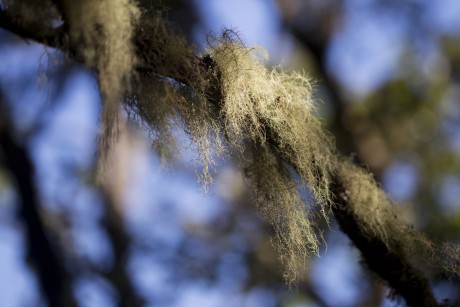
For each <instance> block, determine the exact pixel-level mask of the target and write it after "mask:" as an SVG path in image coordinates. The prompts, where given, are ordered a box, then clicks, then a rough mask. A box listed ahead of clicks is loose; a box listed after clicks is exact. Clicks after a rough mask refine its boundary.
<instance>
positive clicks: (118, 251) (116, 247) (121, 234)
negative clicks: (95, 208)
mask: <svg viewBox="0 0 460 307" xmlns="http://www.w3.org/2000/svg"><path fill="white" fill-rule="evenodd" d="M105 190H106V191H105V192H104V196H105V201H106V207H105V215H104V218H103V221H102V222H103V225H104V226H105V228H106V230H107V233H108V236H109V240H110V242H111V245H112V247H113V257H114V264H113V266H112V268H111V270H110V271H109V272H107V273H105V274H104V275H105V276H106V277H107V278H108V279H109V280H110V281H111V282H112V283H113V284H114V286H115V287H116V288H117V290H118V293H119V302H118V306H120V307H136V306H144V305H145V302H144V301H143V300H142V299H141V298H140V297H139V295H138V294H137V292H136V290H135V289H134V287H133V284H132V282H131V279H130V277H129V275H128V272H127V271H126V268H127V267H128V263H127V260H128V257H129V245H130V239H129V238H128V236H127V234H126V232H125V231H124V225H123V220H122V218H121V216H120V215H119V213H118V212H117V211H116V209H115V200H114V197H113V196H112V195H111V192H110V191H107V189H105Z"/></svg>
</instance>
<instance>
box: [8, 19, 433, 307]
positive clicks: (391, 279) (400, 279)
mask: <svg viewBox="0 0 460 307" xmlns="http://www.w3.org/2000/svg"><path fill="white" fill-rule="evenodd" d="M2 19H5V14H2V15H0V26H1V27H4V25H5V24H6V25H7V28H6V29H7V30H9V31H11V32H13V33H16V34H18V35H19V36H21V37H23V38H25V39H32V40H35V41H37V42H40V43H44V44H48V45H49V43H50V42H51V44H52V43H53V42H57V41H60V39H58V37H61V35H62V33H58V32H56V33H55V34H54V35H56V36H57V37H56V38H53V37H52V36H51V37H46V36H43V35H40V34H39V33H37V32H34V31H35V30H34V31H29V30H27V29H23V28H21V27H18V26H17V25H14V23H13V24H11V20H9V22H10V23H8V22H6V21H5V20H3V21H2ZM135 45H136V46H137V47H140V46H142V43H141V44H139V43H138V42H135ZM53 46H56V45H53ZM160 46H161V45H160ZM138 53H139V54H143V52H142V50H138ZM152 68H154V67H152V66H149V65H148V63H146V64H145V66H144V67H141V68H140V70H143V71H151V72H152V73H157V72H156V71H155V70H153V71H152ZM154 69H155V68H154ZM189 73H190V74H196V75H197V76H198V75H202V74H204V75H205V76H206V78H207V79H208V80H209V83H210V86H209V87H208V94H207V97H208V99H209V101H210V103H212V104H213V107H215V108H216V109H219V108H220V105H221V104H222V101H221V100H222V96H221V93H222V89H221V88H220V83H219V75H220V73H219V67H217V64H216V63H215V62H214V61H213V59H212V58H211V57H210V56H209V55H206V56H204V57H198V56H197V57H196V70H195V71H193V72H189ZM165 77H168V78H174V79H176V80H178V81H180V82H182V83H184V84H185V85H187V86H190V84H187V80H185V79H181V78H180V77H179V76H165ZM260 121H261V123H262V124H263V126H264V128H265V131H266V132H267V140H268V142H269V143H270V145H271V147H272V150H274V151H275V152H281V151H279V150H278V148H280V141H281V140H280V138H279V136H278V135H276V133H275V132H274V131H273V130H272V129H271V128H270V125H269V124H267V122H266V119H264V118H261V119H260ZM283 146H284V147H286V146H289V144H287V145H286V144H284V145H283ZM283 158H284V160H285V161H286V162H287V163H289V164H290V165H292V166H293V167H294V169H296V170H297V171H299V168H298V166H297V165H296V162H295V161H290V160H289V157H286V156H283ZM333 179H334V182H333V183H332V185H331V190H332V192H333V198H334V200H335V202H336V206H333V208H332V212H333V214H334V216H335V218H336V219H337V221H338V222H339V225H340V226H341V229H342V230H343V231H344V232H345V234H347V236H348V237H349V238H350V240H351V241H352V242H353V243H354V244H355V245H356V247H357V248H358V249H359V250H360V251H361V254H362V256H363V258H364V260H365V262H366V263H367V264H368V266H369V268H370V269H371V270H373V271H374V272H375V273H376V274H378V275H379V276H380V277H381V278H382V279H383V280H386V281H387V282H388V284H389V285H390V286H391V287H393V288H394V290H395V291H396V292H397V293H398V294H400V295H401V296H402V297H403V298H404V299H405V300H406V302H407V303H408V304H409V305H413V306H438V304H437V303H436V300H435V298H434V296H433V294H432V292H431V289H430V286H429V282H428V281H427V279H426V278H425V277H424V276H423V274H422V273H421V272H420V271H418V270H417V269H416V268H414V267H413V266H412V265H411V264H410V263H409V262H408V260H407V259H404V258H403V257H402V256H401V255H399V254H396V253H395V252H394V251H392V250H390V249H389V248H388V246H387V245H386V244H385V242H384V241H383V240H382V238H380V237H378V236H374V237H370V236H369V234H368V233H367V232H366V229H365V226H364V225H362V224H361V223H360V222H359V219H357V217H356V216H355V213H354V212H353V210H352V209H351V208H352V206H350V204H349V203H348V200H347V198H346V197H343V195H345V194H343V193H345V192H346V189H345V187H344V184H343V182H342V181H341V178H339V177H337V176H335V177H334V178H333Z"/></svg>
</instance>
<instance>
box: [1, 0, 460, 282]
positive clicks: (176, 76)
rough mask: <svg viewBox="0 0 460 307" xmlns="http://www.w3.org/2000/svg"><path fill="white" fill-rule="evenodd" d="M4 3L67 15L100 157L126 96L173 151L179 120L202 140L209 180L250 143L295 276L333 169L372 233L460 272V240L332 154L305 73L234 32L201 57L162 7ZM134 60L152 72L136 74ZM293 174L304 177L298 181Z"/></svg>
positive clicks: (248, 168) (255, 184)
mask: <svg viewBox="0 0 460 307" xmlns="http://www.w3.org/2000/svg"><path fill="white" fill-rule="evenodd" d="M3 3H4V6H5V8H6V9H7V10H8V12H9V13H11V14H12V15H14V16H16V15H18V16H21V18H19V19H18V20H19V22H20V23H21V24H22V25H27V26H34V25H52V24H53V22H54V21H56V20H57V19H58V18H59V14H61V18H62V19H63V21H64V23H65V25H66V27H68V34H69V37H68V43H69V44H70V46H71V48H69V49H70V50H69V51H70V52H73V53H75V54H76V55H75V56H76V57H80V58H81V59H82V62H83V63H84V64H85V65H86V66H87V67H88V68H90V69H91V70H96V71H97V73H98V78H99V86H100V91H101V94H102V98H103V101H104V105H103V115H102V126H103V127H104V133H103V136H102V140H103V142H102V143H101V146H102V148H101V153H102V156H103V157H104V156H106V155H107V153H104V151H106V150H108V149H109V147H110V143H112V142H113V141H114V140H116V123H117V121H118V120H120V118H122V117H121V116H120V111H119V107H120V104H119V101H120V99H121V98H123V99H122V100H123V103H124V106H125V110H126V111H127V114H128V115H129V118H131V119H132V120H133V121H136V122H139V123H143V124H144V125H145V126H147V127H148V129H149V131H150V132H151V135H152V136H153V139H154V148H155V149H156V150H157V151H158V152H159V154H160V155H161V156H162V157H164V158H168V157H170V156H171V155H173V153H174V152H176V148H175V135H174V129H176V127H178V126H179V127H182V128H183V129H184V131H185V132H186V133H187V135H188V136H189V137H190V139H191V140H192V141H193V142H194V144H195V145H196V148H197V150H198V153H199V160H200V161H201V162H202V165H203V171H202V173H201V176H200V178H201V179H200V180H201V181H202V184H203V185H204V186H205V187H206V186H207V185H208V184H210V183H211V182H212V176H211V172H210V168H212V166H213V164H214V156H215V155H216V154H217V155H227V156H230V155H238V156H241V157H247V156H248V154H247V153H248V152H249V153H250V156H251V159H250V160H249V162H248V163H246V164H245V165H243V167H242V168H243V170H244V171H245V174H246V175H247V177H248V178H249V179H250V180H249V182H250V183H251V185H252V189H253V191H254V199H255V203H256V206H257V208H258V209H259V211H260V212H261V213H262V214H263V215H264V216H265V217H266V218H267V220H268V221H269V222H270V224H271V225H272V228H273V229H274V232H275V235H274V237H275V242H276V245H277V247H278V250H279V253H280V258H281V260H282V262H283V264H284V265H285V268H286V271H285V276H286V278H287V280H288V281H290V282H292V281H295V280H297V279H298V278H299V277H301V276H302V275H303V273H304V268H305V265H306V263H307V262H306V258H307V257H308V255H309V254H312V253H313V254H318V249H319V248H318V244H319V240H320V239H321V235H320V232H319V231H318V230H317V227H316V226H315V220H314V219H313V218H312V214H311V205H312V204H311V203H308V202H306V201H305V199H303V198H302V197H301V194H300V193H299V190H302V188H307V187H308V189H309V190H310V191H311V194H312V196H313V198H314V201H315V202H316V203H317V204H319V206H320V208H321V211H322V215H323V217H324V218H325V219H326V220H327V216H328V213H329V212H328V211H329V210H330V209H331V208H332V206H335V205H336V204H334V203H333V201H332V199H333V197H332V192H331V191H330V186H331V182H332V179H331V178H333V177H338V178H340V180H341V181H342V183H343V185H344V190H345V191H346V195H345V196H346V197H347V199H348V200H347V204H348V206H349V208H348V209H349V210H352V211H353V214H354V215H355V216H356V217H357V218H358V219H359V222H360V224H361V225H363V227H364V230H365V232H366V233H367V235H368V236H369V238H373V237H375V238H379V239H381V240H383V241H384V242H386V243H387V245H388V247H389V249H392V250H396V251H397V252H398V253H399V254H402V256H403V257H407V258H408V259H410V260H411V261H412V262H413V263H414V264H417V263H419V264H420V263H423V260H424V259H422V258H423V257H426V259H432V260H431V263H432V264H431V266H432V267H434V268H435V269H436V268H440V267H441V268H442V269H444V270H447V271H450V272H452V273H453V274H457V275H459V274H460V273H459V269H458V267H459V265H458V260H457V259H458V256H457V254H458V251H459V247H458V246H457V245H444V246H436V245H434V244H432V243H431V242H430V241H429V240H427V239H425V238H424V237H423V236H422V235H420V234H419V233H417V232H416V231H415V230H414V229H413V228H410V227H408V226H406V224H405V223H403V222H401V221H399V220H398V219H397V213H396V212H395V210H394V209H393V207H392V204H391V202H390V201H389V200H388V198H387V197H386V195H385V194H384V193H383V191H382V190H381V189H380V187H379V186H378V185H377V184H376V183H375V181H374V180H373V178H372V176H371V175H370V174H369V173H368V172H366V171H364V170H362V169H361V168H358V167H356V166H354V165H352V163H350V162H349V161H347V160H343V159H341V158H340V157H338V155H337V154H336V153H335V152H334V146H333V144H332V142H331V138H330V137H329V136H328V134H327V133H326V132H324V129H323V127H322V125H321V122H320V121H319V119H318V117H317V116H316V114H315V113H316V107H315V104H314V102H313V99H312V85H311V82H310V80H309V79H308V78H307V77H306V76H305V75H304V74H301V73H285V72H283V71H282V70H281V69H279V68H275V69H267V68H266V64H267V63H266V62H267V56H266V52H265V51H264V50H262V49H261V48H247V47H245V46H244V44H243V43H242V42H241V41H240V40H239V39H238V37H237V36H236V35H234V34H233V33H232V32H231V31H226V32H224V35H222V36H221V37H219V38H214V39H212V40H211V43H210V46H209V48H208V50H207V52H208V55H207V57H208V59H210V60H209V61H208V62H212V63H215V66H216V67H217V69H214V68H213V67H211V66H212V65H210V66H209V67H206V66H204V67H203V66H200V65H202V63H199V62H200V59H204V58H205V57H202V58H199V57H197V56H196V55H195V51H194V50H193V48H192V47H190V46H189V45H188V44H187V42H186V40H185V39H184V38H183V37H182V36H180V35H178V33H177V32H175V31H174V30H173V29H172V27H171V25H170V24H169V23H168V22H167V21H166V20H165V19H164V17H163V15H162V13H158V12H153V13H145V12H143V13H141V12H140V10H139V9H138V7H137V5H136V3H135V2H134V1H133V0H100V1H91V0H83V1H71V0H64V1H60V2H59V3H61V6H60V7H59V8H56V7H55V6H54V4H53V3H55V2H52V1H35V0H22V1H19V0H18V1H11V0H5V1H4V2H3ZM35 9H36V10H35ZM134 41H135V43H136V45H134V43H133V42H134ZM136 65H139V67H142V68H143V69H144V70H145V71H141V73H139V71H138V70H137V69H136V68H137V66H136ZM216 71H218V72H216ZM135 72H136V73H135ZM210 72H211V74H212V77H211V78H210V76H209V73H210ZM133 76H135V77H134V78H133ZM133 81H134V82H133ZM214 96H218V97H217V99H216V97H214ZM232 157H233V156H232ZM233 158H234V157H233ZM287 165H290V166H292V167H293V169H292V170H291V169H289V168H288V167H287ZM294 172H297V173H298V174H299V175H300V180H299V181H298V182H297V181H296V180H294V179H293V178H294V177H293V174H292V173H294ZM436 262H439V263H436ZM418 267H420V265H418ZM426 270H427V268H424V269H423V271H426Z"/></svg>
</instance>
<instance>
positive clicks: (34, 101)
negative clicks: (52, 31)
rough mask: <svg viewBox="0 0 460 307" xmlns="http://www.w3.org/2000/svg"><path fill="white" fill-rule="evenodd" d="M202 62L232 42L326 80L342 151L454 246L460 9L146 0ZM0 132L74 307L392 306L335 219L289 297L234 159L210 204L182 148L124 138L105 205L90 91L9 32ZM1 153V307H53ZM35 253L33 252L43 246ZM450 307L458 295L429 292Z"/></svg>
mask: <svg viewBox="0 0 460 307" xmlns="http://www.w3.org/2000/svg"><path fill="white" fill-rule="evenodd" d="M141 2H142V5H143V6H144V7H146V8H152V7H155V8H158V7H168V8H169V10H168V13H167V14H168V18H169V19H170V20H171V21H173V22H174V23H175V24H176V25H177V27H178V28H180V29H181V30H182V32H183V33H184V35H186V36H187V37H188V39H189V41H191V42H193V43H194V45H195V46H196V49H197V52H200V53H203V52H206V35H207V34H208V33H209V32H211V31H212V32H215V33H217V34H218V33H219V32H220V31H221V30H222V29H224V28H231V29H234V30H235V31H237V32H238V33H239V34H240V36H241V37H242V39H243V40H244V42H245V43H246V44H247V45H248V46H253V45H258V46H261V47H263V48H265V49H267V50H268V51H269V54H270V65H278V64H281V65H282V66H283V68H284V70H287V71H289V70H298V71H302V70H303V71H305V72H306V73H307V74H308V75H309V76H311V78H312V79H313V80H315V93H314V95H315V97H316V101H317V103H318V108H319V111H320V115H321V117H322V118H323V120H324V124H325V125H326V126H327V127H328V129H329V131H330V132H331V134H333V135H334V137H335V140H336V144H337V147H338V149H339V151H340V152H341V153H343V154H345V155H352V156H353V157H354V159H355V160H356V161H357V163H359V164H361V165H362V166H364V167H365V168H368V169H369V170H370V171H371V172H372V173H373V174H374V175H375V178H376V180H377V181H378V182H379V183H380V184H381V186H382V187H383V189H385V191H387V193H388V195H389V196H390V198H391V199H392V200H393V201H394V204H395V206H397V207H398V208H399V210H400V211H401V214H402V216H403V217H404V219H405V220H406V221H408V222H409V223H412V224H413V225H414V226H415V227H416V228H417V229H420V230H421V231H422V232H424V233H426V234H427V236H428V237H429V238H431V239H433V240H445V241H452V242H458V241H459V239H460V162H459V161H460V99H459V98H460V1H457V0H441V1H424V0H367V1H362V0H277V1H276V0H233V1H226V0H194V1H190V0H169V1H168V0H163V1H160V0H158V1H154V0H145V1H141ZM0 93H1V95H0V98H1V117H0V121H1V126H2V129H3V128H4V127H5V126H7V129H8V131H9V135H10V136H11V137H12V138H13V139H14V140H15V141H16V142H17V143H18V144H20V146H21V148H22V149H23V153H24V154H25V155H24V156H18V158H17V159H18V161H19V163H23V162H24V161H22V160H21V159H25V160H26V161H27V160H30V161H31V163H32V165H33V168H34V172H33V173H31V174H33V184H34V188H35V190H36V192H37V195H36V198H37V199H36V202H37V208H36V209H37V210H38V211H39V212H38V213H39V219H38V221H39V222H40V223H41V224H40V226H41V227H42V228H43V229H45V230H46V233H47V236H48V238H49V241H50V246H51V247H52V251H53V254H54V255H55V256H56V258H55V259H53V261H54V263H55V265H56V267H59V268H62V269H61V273H62V274H64V275H65V276H64V277H65V278H64V279H63V280H65V281H66V284H65V285H63V287H67V288H68V290H69V294H68V297H69V306H71V305H72V302H73V303H76V304H77V305H79V306H116V305H120V306H178V307H179V306H181V307H185V306H205V307H206V306H209V307H214V306H254V307H256V306H290V307H291V306H302V307H305V306H308V307H310V306H399V305H400V304H401V303H402V302H398V301H397V300H392V299H391V297H392V293H390V292H389V291H388V289H387V288H386V287H385V285H384V284H383V283H381V282H379V281H378V280H376V278H375V277H374V276H372V274H369V272H367V271H366V270H365V269H364V268H363V267H362V266H361V265H360V256H359V253H358V252H357V250H356V249H355V248H354V247H353V246H352V245H351V243H350V241H349V240H348V239H347V238H346V237H345V236H344V235H343V234H342V233H341V232H340V230H339V229H338V227H337V225H336V224H335V223H334V221H332V223H331V225H330V227H327V226H325V227H324V237H325V244H323V246H322V250H321V256H320V257H312V258H311V259H310V260H309V262H310V263H309V269H308V271H306V272H305V278H304V280H301V281H300V282H299V284H298V285H297V288H295V289H291V290H289V289H288V288H287V286H286V285H285V284H284V283H283V279H282V270H281V268H282V267H281V264H280V263H279V261H278V258H277V255H276V251H275V250H274V248H273V247H272V245H271V241H270V231H268V226H267V224H266V223H265V222H264V221H263V220H261V219H260V217H259V216H258V215H257V212H255V211H254V210H253V208H252V206H251V194H250V192H249V190H248V189H247V188H246V185H245V181H244V179H243V176H242V175H241V174H240V173H239V172H238V171H236V170H235V168H234V167H233V165H232V164H231V162H230V161H219V163H218V165H216V166H215V168H214V170H213V171H214V175H215V182H214V184H213V185H212V186H211V188H210V191H209V192H208V193H207V194H205V193H203V192H202V191H201V190H202V188H201V187H200V186H199V184H198V183H197V182H198V181H197V175H196V172H197V171H199V165H198V166H197V165H196V164H197V162H196V161H197V159H196V158H197V157H196V155H197V154H196V152H195V151H194V150H193V149H190V148H191V147H190V146H189V145H190V141H189V140H187V139H186V137H185V136H184V134H183V133H181V132H180V131H178V132H177V134H178V137H179V138H181V139H183V142H182V145H183V147H182V148H181V153H180V155H179V156H178V157H177V159H175V160H173V161H172V162H169V163H167V164H164V163H161V162H160V161H159V158H158V156H157V155H156V154H155V152H154V151H153V150H152V145H151V139H150V138H149V134H148V132H147V131H144V130H142V129H139V128H136V127H134V126H133V127H131V126H130V127H127V129H126V132H125V133H124V134H123V135H122V136H121V138H120V144H119V146H118V149H117V156H116V159H115V160H114V161H113V165H115V166H116V170H117V173H116V176H115V177H114V178H113V179H114V185H113V186H112V187H113V188H112V189H106V190H104V191H101V190H100V189H98V188H97V187H96V185H95V181H94V172H95V166H96V163H97V159H96V157H97V135H98V133H99V126H98V118H99V112H100V97H99V93H98V89H97V82H96V80H95V77H94V75H91V74H89V73H88V72H87V71H85V70H84V69H83V68H82V67H80V66H78V65H76V64H74V63H69V62H68V61H66V60H65V59H64V57H63V56H62V55H61V54H60V53H59V52H58V51H56V50H53V49H50V48H47V49H44V47H43V46H41V45H37V44H34V43H31V42H25V41H24V40H22V39H20V38H19V37H17V36H15V35H12V34H10V33H8V32H6V31H4V30H0ZM5 156H6V155H5V152H4V151H2V150H1V149H0V242H1V243H0V305H1V306H3V307H15V306H46V300H47V299H46V295H45V293H46V291H41V290H40V289H41V286H40V278H39V277H38V276H39V274H37V272H39V268H37V263H36V262H34V259H32V257H31V255H33V253H34V249H33V245H34V243H33V242H31V241H30V234H29V230H28V226H27V225H28V224H27V223H29V222H30V216H29V215H27V213H25V210H24V208H23V207H21V204H20V203H21V193H20V190H19V188H18V186H19V184H18V183H17V182H16V181H17V179H15V178H14V176H12V174H11V173H10V171H9V170H8V168H7V167H6V166H5V163H6V162H4V161H5ZM39 249H40V247H39ZM432 285H433V289H434V292H435V294H436V297H437V298H438V299H439V300H442V299H451V300H456V299H460V297H459V294H458V293H460V284H459V283H458V282H457V281H456V280H448V279H445V278H443V277H442V276H435V277H434V278H433V279H432Z"/></svg>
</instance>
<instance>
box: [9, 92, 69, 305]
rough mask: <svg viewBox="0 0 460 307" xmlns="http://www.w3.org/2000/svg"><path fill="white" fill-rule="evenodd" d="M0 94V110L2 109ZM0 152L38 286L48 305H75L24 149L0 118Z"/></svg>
mask: <svg viewBox="0 0 460 307" xmlns="http://www.w3.org/2000/svg"><path fill="white" fill-rule="evenodd" d="M2 98H3V97H1V94H0V107H2V108H3V107H4V105H3V104H4V102H3V99H2ZM2 114H4V112H2ZM0 123H1V126H0V150H1V152H0V153H1V158H2V161H3V163H4V164H5V166H6V168H7V169H8V170H9V171H10V172H11V175H12V177H13V178H14V180H15V181H16V188H17V191H18V198H19V202H18V205H19V211H18V214H19V216H20V218H21V219H22V220H23V222H24V226H25V229H26V242H27V244H26V245H27V250H28V251H27V253H28V256H29V257H30V259H31V260H32V263H33V265H34V267H35V270H36V273H37V277H38V280H39V282H40V286H41V288H42V290H43V293H44V295H45V296H46V298H47V300H48V303H49V306H51V307H61V306H76V304H75V302H74V299H73V296H72V293H71V287H70V281H71V279H70V276H69V275H68V273H67V271H66V269H65V268H64V265H63V263H62V260H61V259H60V257H59V256H58V255H57V253H56V251H55V249H54V248H53V246H52V244H51V242H50V240H49V238H48V236H47V234H46V230H45V226H44V225H43V222H42V220H41V218H40V213H39V201H38V196H37V193H36V191H35V187H34V184H33V176H34V167H33V163H32V161H31V158H30V156H29V153H28V152H27V149H26V148H25V147H23V146H21V145H19V144H18V143H17V142H16V141H15V140H14V138H13V135H12V132H11V128H10V125H8V119H7V118H5V116H4V115H3V116H2V118H0Z"/></svg>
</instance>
